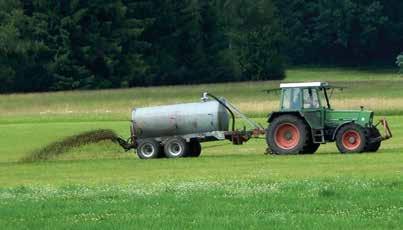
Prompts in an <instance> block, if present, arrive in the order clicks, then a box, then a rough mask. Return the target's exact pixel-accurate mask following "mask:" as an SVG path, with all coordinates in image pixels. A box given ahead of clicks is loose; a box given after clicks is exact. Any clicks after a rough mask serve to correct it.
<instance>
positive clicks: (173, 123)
mask: <svg viewBox="0 0 403 230" xmlns="http://www.w3.org/2000/svg"><path fill="white" fill-rule="evenodd" d="M210 97H211V98H210ZM236 116H237V117H240V118H242V119H244V120H245V121H246V122H247V123H248V124H249V125H251V126H252V129H251V130H249V131H247V130H246V128H244V129H243V130H241V131H240V130H236V129H235V119H236ZM131 123H132V124H131V137H130V138H129V139H128V140H127V141H125V140H123V139H121V138H118V142H119V144H120V145H121V146H122V147H123V148H124V149H125V150H126V151H128V150H130V149H136V150H137V155H138V156H139V158H141V159H152V158H159V157H168V158H179V157H198V156H200V154H201V144H200V143H201V142H208V141H222V140H230V141H232V143H233V144H236V145H239V144H243V143H244V142H246V141H248V140H249V139H250V138H251V137H258V136H259V135H261V134H264V128H263V126H261V125H260V124H257V123H256V122H254V121H253V120H251V119H249V118H247V117H246V116H245V115H243V114H242V113H241V112H240V111H239V110H238V109H237V108H236V107H235V106H234V105H232V104H231V103H229V102H228V101H227V100H226V99H225V98H217V97H215V96H214V95H212V94H209V93H204V94H203V97H202V101H201V102H198V103H186V104H175V105H164V106H155V107H146V108H135V109H133V111H132V120H131ZM230 127H231V128H230Z"/></svg>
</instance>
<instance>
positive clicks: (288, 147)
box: [266, 115, 312, 155]
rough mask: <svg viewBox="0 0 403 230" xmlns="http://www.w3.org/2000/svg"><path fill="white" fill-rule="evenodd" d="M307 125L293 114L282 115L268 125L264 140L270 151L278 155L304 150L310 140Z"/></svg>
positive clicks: (297, 152)
mask: <svg viewBox="0 0 403 230" xmlns="http://www.w3.org/2000/svg"><path fill="white" fill-rule="evenodd" d="M310 136H311V134H310V131H309V127H308V125H307V124H306V123H305V122H304V121H303V120H302V119H301V118H299V117H297V116H294V115H283V116H279V117H277V118H275V119H274V121H272V122H271V123H270V125H269V128H268V132H267V134H266V142H267V144H268V146H269V150H270V152H271V153H274V154H279V155H287V154H299V153H303V152H305V150H306V149H307V147H308V146H309V144H310V143H311V142H312V141H311V137H310Z"/></svg>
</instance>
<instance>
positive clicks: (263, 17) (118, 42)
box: [0, 0, 403, 93]
mask: <svg viewBox="0 0 403 230" xmlns="http://www.w3.org/2000/svg"><path fill="white" fill-rule="evenodd" d="M402 10H403V2H402V1H401V0H376V1H375V0H359V1H353V0H344V1H334V0H257V1H247V0H182V1H175V0H112V1H107V0H92V1H89V0H74V1H52V0H0V93H4V92H20V91H22V92H28V91H49V90H71V89H96V88H119V87H132V86H149V85H171V84H192V83H205V82H227V81H245V80H268V79H269V80H270V79H282V78H283V77H284V69H285V65H286V64H290V65H335V66H362V65H365V66H371V65H372V66H380V65H383V66H385V65H386V66H391V65H393V60H394V59H395V56H396V54H397V53H399V52H401V50H400V49H401V41H402V40H403V21H402V17H401V12H402Z"/></svg>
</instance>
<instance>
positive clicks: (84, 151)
mask: <svg viewBox="0 0 403 230" xmlns="http://www.w3.org/2000/svg"><path fill="white" fill-rule="evenodd" d="M318 79H324V80H329V81H331V82H333V83H335V84H338V85H346V86H348V87H349V89H346V90H345V91H344V92H335V94H334V96H333V99H334V101H335V104H336V105H337V106H338V107H340V106H343V107H352V108H357V107H358V105H359V104H360V103H363V105H365V106H366V107H369V108H371V109H373V110H375V111H376V112H377V113H378V114H384V115H387V119H388V120H389V121H390V125H391V128H392V131H393V134H394V138H393V139H391V140H388V141H386V142H384V143H383V144H382V147H381V150H380V151H379V152H377V153H372V154H351V155H342V154H339V153H338V152H337V149H336V147H335V145H334V144H333V143H330V144H327V145H323V146H321V147H320V149H319V151H318V152H317V154H315V155H306V156H281V157H280V156H271V155H269V156H267V155H264V151H265V148H266V144H265V141H264V140H263V139H254V140H251V141H250V142H248V143H246V144H245V145H243V146H233V145H231V144H230V143H229V142H212V143H206V144H203V153H202V156H201V157H200V158H197V159H188V158H184V159H178V160H168V159H159V160H150V161H143V160H139V159H138V158H137V157H136V156H135V154H134V152H128V153H125V152H124V151H123V150H121V149H120V147H118V146H116V145H114V144H113V143H110V142H107V141H106V142H102V143H100V144H94V145H89V146H85V147H82V148H76V149H74V150H72V151H70V152H68V153H66V154H64V155H62V156H60V157H58V158H55V159H52V160H51V161H46V162H37V163H19V162H18V160H19V159H20V158H21V157H23V156H25V155H26V154H28V153H29V152H30V151H32V150H34V149H37V148H40V147H42V146H44V145H46V144H48V143H50V142H52V141H55V140H58V139H60V138H62V137H66V136H69V135H73V134H77V133H79V132H82V131H87V130H92V129H98V128H104V129H113V130H115V131H116V132H117V133H119V134H120V135H122V136H124V137H126V136H128V132H129V129H128V127H129V122H128V120H129V118H130V115H129V113H130V109H131V107H134V106H147V105H157V104H165V103H175V102H182V101H195V100H198V99H199V97H200V93H201V92H202V91H204V90H207V89H208V90H209V91H210V92H212V93H215V94H217V95H220V96H225V97H227V98H228V99H230V100H231V101H233V102H234V103H235V104H237V105H239V107H241V109H243V110H246V111H247V113H248V114H250V115H252V116H254V117H255V119H256V120H257V121H259V122H260V123H262V124H265V118H264V114H266V113H268V112H270V109H276V107H277V104H278V99H277V97H278V95H265V94H262V93H261V92H260V91H261V90H262V89H266V88H276V87H278V83H279V82H260V83H250V82H247V83H233V84H218V85H202V86H177V87H156V88H134V89H125V90H103V91H82V92H59V93H44V94H16V95H2V96H0V139H1V141H0V226H1V228H2V229H77V228H79V229H121V228H125V229H271V228H275V229H401V226H403V116H400V114H402V112H403V103H402V102H403V78H400V77H399V76H398V75H395V74H392V73H388V72H368V71H353V70H334V69H316V70H309V69H295V70H290V71H289V72H288V78H287V79H286V81H304V80H318ZM398 102H400V104H399V103H398ZM365 103H367V104H365ZM378 118H379V117H378Z"/></svg>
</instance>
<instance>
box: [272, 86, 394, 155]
mask: <svg viewBox="0 0 403 230" xmlns="http://www.w3.org/2000/svg"><path fill="white" fill-rule="evenodd" d="M280 89H281V100H280V110H279V111H276V112H272V113H270V115H269V119H268V122H269V123H270V125H269V128H268V129H267V133H266V139H267V143H268V146H269V151H270V152H271V153H276V154H295V153H314V152H315V151H316V150H317V148H318V147H319V145H320V144H324V143H327V142H334V141H335V142H336V144H337V147H338V149H339V151H340V152H342V153H346V152H364V151H370V152H373V151H377V150H378V148H379V146H380V144H381V141H382V140H386V139H389V138H390V137H392V134H391V132H390V129H389V127H388V124H387V122H386V120H385V119H383V120H381V121H380V122H378V123H377V124H373V117H374V113H373V112H372V111H367V110H364V108H363V107H362V106H361V108H360V109H359V110H334V109H333V108H332V107H331V106H330V102H329V96H328V92H329V91H330V92H331V93H332V92H333V90H334V89H342V88H341V87H335V86H331V85H329V84H328V83H327V82H306V83H283V84H280ZM379 124H382V126H383V127H384V130H385V135H384V136H382V135H381V134H380V132H379V130H378V129H377V125H379Z"/></svg>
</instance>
